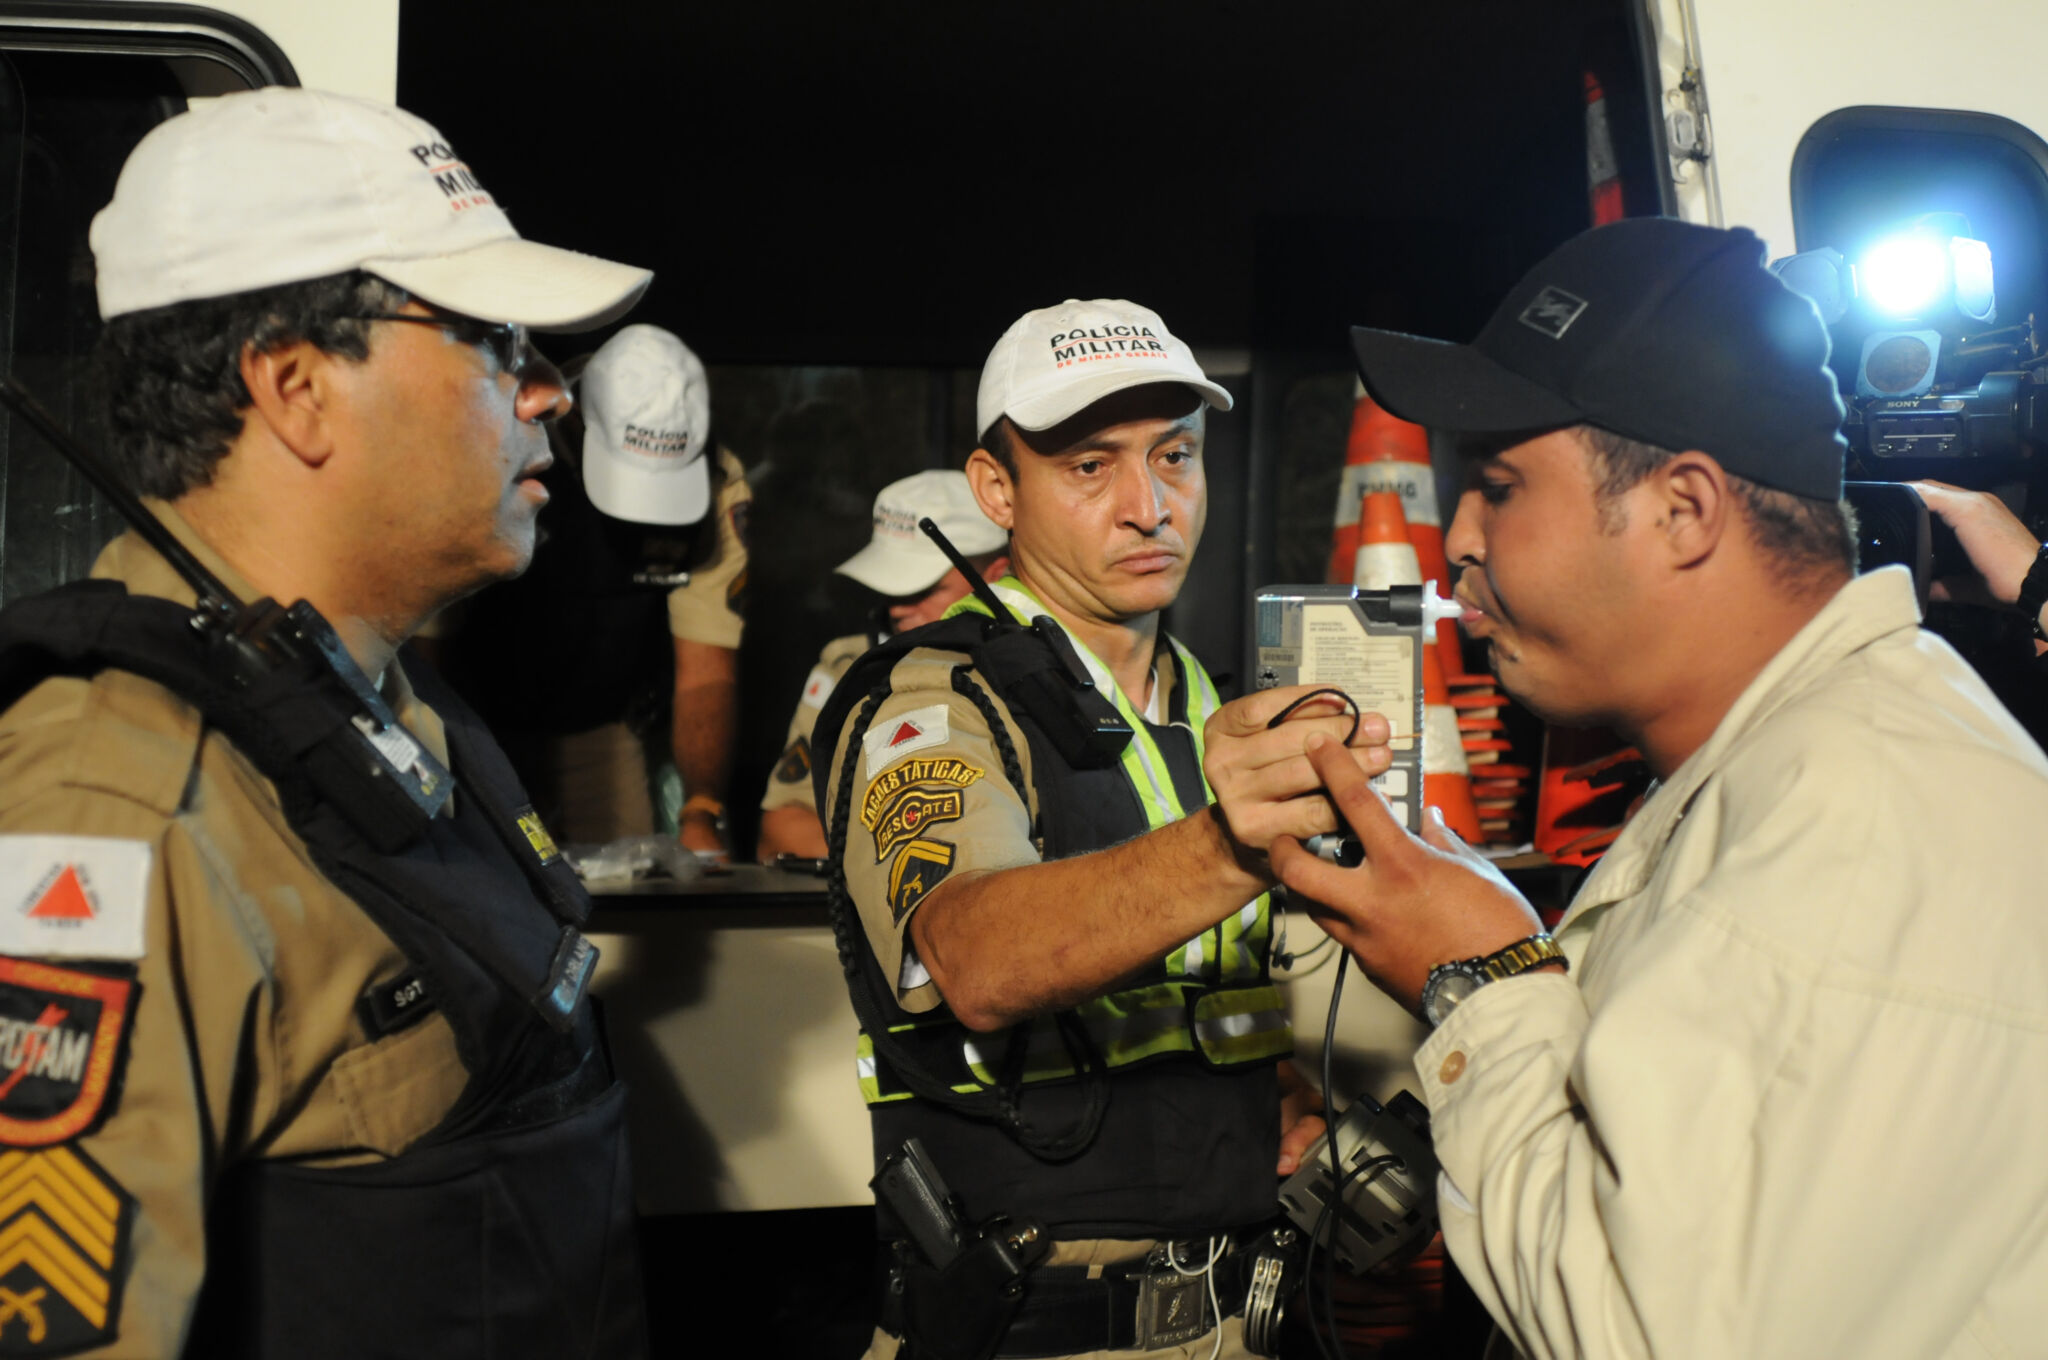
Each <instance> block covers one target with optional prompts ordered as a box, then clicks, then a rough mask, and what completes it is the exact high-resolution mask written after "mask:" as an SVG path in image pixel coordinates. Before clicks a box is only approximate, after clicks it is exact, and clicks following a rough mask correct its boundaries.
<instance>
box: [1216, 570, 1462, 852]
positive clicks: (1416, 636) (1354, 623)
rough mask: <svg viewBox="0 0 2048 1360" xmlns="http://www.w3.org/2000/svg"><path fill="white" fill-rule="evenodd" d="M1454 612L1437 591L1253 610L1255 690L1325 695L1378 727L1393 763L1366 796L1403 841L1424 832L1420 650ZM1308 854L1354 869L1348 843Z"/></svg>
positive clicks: (1352, 590) (1309, 598)
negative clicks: (1383, 726) (1336, 695)
mask: <svg viewBox="0 0 2048 1360" xmlns="http://www.w3.org/2000/svg"><path fill="white" fill-rule="evenodd" d="M1459 612H1460V610H1459V608H1458V606H1457V605H1456V604H1454V603H1452V602H1451V601H1449V600H1446V599H1444V598H1443V597H1442V596H1440V595H1438V594H1437V591H1436V582H1434V581H1430V582H1428V583H1426V584H1424V585H1419V586H1391V587H1389V588H1388V589H1385V590H1365V589H1361V588H1359V587H1357V586H1323V585H1313V586H1287V585H1281V586H1262V587H1260V589H1259V592H1258V595H1257V599H1256V601H1255V604H1254V615H1255V617H1254V619H1253V625H1254V627H1253V637H1254V638H1255V639H1256V640H1257V652H1256V655H1255V657H1254V659H1253V662H1254V664H1253V666H1252V677H1253V681H1252V683H1253V687H1254V688H1255V689H1275V688H1278V687H1280V686H1282V685H1325V686H1328V687H1329V688H1331V689H1336V690H1341V691H1343V692H1344V693H1345V694H1346V695H1348V696H1349V697H1350V698H1351V700H1352V701H1353V702H1354V703H1355V704H1357V706H1358V710H1359V712H1361V713H1377V714H1379V715H1380V716H1381V717H1383V718H1385V719H1386V720H1387V726H1388V730H1389V739H1388V742H1387V747H1388V750H1389V751H1390V752H1391V753H1392V755H1393V758H1394V763H1393V764H1392V765H1390V766H1389V767H1388V768H1387V770H1386V772H1385V773H1383V774H1381V775H1379V776H1377V777H1376V778H1374V780H1373V781H1372V782H1373V787H1374V788H1376V789H1378V790H1379V791H1380V793H1381V794H1382V795H1383V796H1384V797H1385V798H1386V800H1387V806H1388V807H1389V808H1391V809H1392V810H1393V814H1394V816H1395V818H1396V819H1398V820H1399V821H1400V823H1401V825H1402V826H1404V827H1406V828H1407V829H1408V830H1410V831H1416V832H1419V831H1420V830H1421V829H1422V773H1423V753H1422V742H1423V698H1424V696H1423V690H1422V649H1423V647H1424V646H1425V645H1427V644H1426V642H1425V639H1426V638H1428V637H1429V636H1430V635H1431V634H1432V633H1433V631H1434V630H1435V628H1436V626H1437V623H1438V622H1439V621H1440V620H1443V619H1455V618H1457V617H1458V614H1459ZM1307 845H1308V849H1309V850H1310V851H1311V852H1312V853H1314V854H1317V855H1320V856H1321V857H1322V858H1324V859H1327V860H1331V861H1333V862H1335V863H1338V864H1345V865H1354V864H1357V863H1358V861H1359V857H1360V851H1359V848H1358V842H1357V840H1356V839H1355V838H1354V837H1350V836H1335V835H1330V836H1316V837H1313V838H1311V839H1310V840H1309V841H1308V843H1307Z"/></svg>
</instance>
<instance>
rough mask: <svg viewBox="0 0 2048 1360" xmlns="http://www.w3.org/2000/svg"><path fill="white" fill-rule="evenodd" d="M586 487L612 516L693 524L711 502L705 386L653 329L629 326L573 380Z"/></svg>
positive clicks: (699, 371)
mask: <svg viewBox="0 0 2048 1360" xmlns="http://www.w3.org/2000/svg"><path fill="white" fill-rule="evenodd" d="M577 399H578V401H579V402H580V403H581V409H582V411H583V489H584V491H585V492H587V493H588V494H589V496H590V503H591V504H592V505H594V506H596V507H597V508H598V509H600V510H602V511H604V513H606V514H607V515H610V516H611V517H612V518H613V519H626V520H632V521H633V522H634V523H636V524H695V523H696V522H697V521H698V520H700V519H702V518H704V512H705V510H707V509H708V508H709V507H710V505H711V462H710V460H709V459H708V458H706V457H705V456H704V453H705V446H706V442H707V441H708V440H709V438H710V435H711V383H710V380H709V379H707V378H706V377H705V376H704V362H703V360H701V359H699V358H698V357H697V356H696V354H695V353H694V352H692V351H691V349H690V347H689V346H688V345H686V344H684V343H683V342H682V341H680V340H678V339H676V337H675V336H673V335H671V334H669V333H668V332H667V331H665V330H663V329H662V328H661V327H659V326H628V327H626V328H625V329H624V330H622V331H620V332H619V333H618V334H617V335H614V336H613V337H612V338H611V339H609V340H607V341H605V343H604V347H603V348H602V349H600V350H598V352H597V353H595V354H593V355H591V356H590V362H589V363H588V364H587V365H585V367H584V369H583V376H582V377H581V378H579V379H577Z"/></svg>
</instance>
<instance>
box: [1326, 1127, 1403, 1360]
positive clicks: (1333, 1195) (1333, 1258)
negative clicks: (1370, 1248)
mask: <svg viewBox="0 0 2048 1360" xmlns="http://www.w3.org/2000/svg"><path fill="white" fill-rule="evenodd" d="M1400 1165H1403V1163H1402V1161H1401V1159H1400V1158H1399V1157H1396V1156H1395V1155H1393V1154H1392V1153H1387V1154H1384V1155H1382V1156H1379V1157H1369V1158H1367V1159H1366V1160H1365V1161H1362V1162H1360V1163H1359V1164H1358V1165H1357V1166H1354V1167H1352V1168H1351V1169H1350V1170H1349V1171H1347V1172H1345V1173H1344V1179H1342V1180H1340V1181H1338V1182H1337V1184H1336V1187H1335V1188H1334V1189H1333V1190H1331V1192H1330V1197H1329V1198H1328V1199H1326V1200H1324V1201H1323V1207H1322V1209H1321V1210H1320V1211H1319V1212H1318V1213H1317V1214H1316V1226H1315V1230H1314V1231H1313V1232H1311V1233H1310V1234H1309V1239H1308V1254H1307V1255H1306V1256H1304V1257H1303V1258H1302V1272H1301V1274H1302V1286H1301V1287H1302V1289H1303V1290H1304V1291H1307V1292H1308V1294H1309V1295H1310V1300H1309V1311H1310V1317H1309V1328H1308V1329H1309V1333H1310V1335H1312V1336H1314V1337H1315V1339H1316V1349H1317V1350H1318V1351H1320V1352H1321V1353H1322V1355H1323V1360H1347V1357H1348V1355H1349V1352H1348V1351H1347V1350H1346V1349H1345V1347H1344V1341H1343V1339H1342V1338H1341V1337H1339V1336H1338V1335H1337V1304H1336V1284H1337V1252H1336V1249H1335V1246H1334V1244H1333V1245H1332V1246H1331V1248H1329V1249H1327V1250H1325V1251H1324V1253H1323V1256H1324V1262H1323V1264H1324V1274H1325V1280H1324V1286H1323V1325H1324V1326H1325V1327H1327V1328H1328V1329H1329V1337H1328V1342H1327V1344H1326V1343H1325V1340H1324V1334H1323V1333H1322V1332H1318V1331H1317V1330H1316V1326H1315V1317H1314V1311H1315V1302H1314V1289H1313V1285H1314V1282H1315V1259H1316V1242H1317V1241H1318V1239H1320V1238H1321V1237H1322V1235H1323V1229H1324V1227H1326V1226H1327V1227H1328V1228H1329V1229H1330V1235H1331V1237H1333V1238H1334V1237H1335V1236H1336V1235H1337V1225H1336V1223H1335V1222H1334V1221H1333V1220H1334V1217H1335V1214H1336V1206H1337V1205H1339V1204H1341V1203H1343V1202H1344V1191H1345V1190H1346V1189H1347V1188H1348V1187H1349V1186H1350V1184H1351V1182H1353V1181H1355V1180H1357V1179H1358V1178H1359V1177H1360V1176H1363V1175H1365V1174H1366V1173H1368V1172H1372V1171H1381V1170H1384V1169H1386V1168H1387V1167H1390V1166H1400ZM1332 1347H1334V1348H1335V1351H1334V1353H1333V1352H1332V1350H1331V1348H1332Z"/></svg>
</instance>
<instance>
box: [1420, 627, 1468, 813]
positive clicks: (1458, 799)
mask: <svg viewBox="0 0 2048 1360" xmlns="http://www.w3.org/2000/svg"><path fill="white" fill-rule="evenodd" d="M1438 650H1439V648H1438V647H1437V645H1436V644H1435V643H1431V644H1430V645H1428V646H1426V647H1424V648H1423V649H1422V703H1423V710H1422V711H1423V728H1422V801H1423V802H1425V803H1427V804H1429V806H1431V807H1433V808H1435V809H1437V810H1438V811H1439V812H1441V813H1443V815H1444V824H1445V825H1446V826H1448V827H1450V828H1451V830H1453V831H1455V832H1457V833H1458V834H1459V835H1460V836H1463V837H1464V838H1465V840H1466V841H1467V842H1468V843H1470V844H1473V845H1477V844H1478V843H1479V836H1480V827H1479V808H1478V806H1477V805H1476V804H1474V803H1473V801H1472V778H1471V774H1470V772H1469V770H1468V768H1467V766H1466V764H1465V748H1464V746H1463V744H1462V743H1461V742H1460V741H1459V739H1458V711H1457V710H1456V709H1455V708H1453V707H1451V691H1450V688H1449V687H1448V686H1446V685H1445V684H1444V668H1443V664H1442V663H1441V662H1440V661H1438V660H1437V652H1438Z"/></svg>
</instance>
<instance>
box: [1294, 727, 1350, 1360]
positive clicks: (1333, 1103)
mask: <svg viewBox="0 0 2048 1360" xmlns="http://www.w3.org/2000/svg"><path fill="white" fill-rule="evenodd" d="M1339 693H1342V691H1339ZM1315 697H1316V696H1315V695H1313V694H1310V695H1306V696H1304V698H1305V699H1313V698H1315ZM1344 699H1345V702H1347V703H1350V702H1351V696H1350V695H1348V694H1346V695H1345V696H1344ZM1352 707H1353V708H1354V709H1356V707H1357V705H1356V704H1352ZM1353 722H1354V725H1355V723H1356V719H1354V720H1353ZM1350 967H1351V951H1350V950H1348V949H1346V950H1344V951H1343V953H1341V954H1340V955H1339V956H1338V958H1337V976H1336V977H1335V978H1334V979H1332V981H1331V983H1330V1014H1329V1018H1328V1019H1326V1020H1324V1021H1323V1145H1324V1148H1325V1149H1326V1150H1327V1151H1328V1152H1329V1154H1330V1194H1329V1197H1328V1198H1327V1199H1325V1200H1324V1201H1323V1212H1322V1213H1320V1214H1318V1215H1317V1216H1316V1230H1315V1232H1313V1233H1311V1234H1310V1235H1309V1239H1308V1256H1307V1260H1306V1262H1305V1266H1306V1267H1309V1268H1305V1269H1303V1271H1302V1273H1301V1278H1302V1287H1303V1288H1307V1287H1308V1284H1309V1282H1310V1281H1312V1280H1314V1279H1315V1271H1314V1269H1313V1268H1312V1267H1313V1266H1314V1264H1315V1255H1316V1240H1317V1239H1318V1238H1320V1237H1321V1236H1322V1235H1323V1227H1322V1220H1323V1219H1324V1218H1327V1217H1329V1216H1330V1215H1331V1213H1332V1206H1333V1205H1335V1204H1336V1203H1337V1197H1338V1195H1340V1194H1341V1193H1342V1186H1343V1181H1344V1170H1343V1166H1342V1164H1341V1163H1340V1162H1339V1161H1338V1159H1337V1087H1336V1084H1335V1083H1334V1082H1333V1081H1332V1079H1331V1075H1330V1052H1331V1050H1332V1049H1334V1048H1336V1047H1337V1003H1338V1002H1340V1001H1342V1000H1343V999H1344V974H1345V973H1346V972H1348V971H1349V970H1350ZM1330 1228H1331V1231H1332V1232H1334V1231H1335V1230H1336V1224H1335V1222H1334V1221H1333V1222H1332V1223H1331V1224H1330ZM1336 1261H1337V1253H1336V1252H1334V1251H1330V1250H1327V1249H1326V1250H1325V1251H1324V1252H1323V1271H1324V1281H1323V1316H1324V1319H1325V1320H1326V1321H1327V1322H1328V1323H1329V1326H1330V1344H1331V1345H1333V1346H1335V1347H1336V1348H1337V1349H1336V1352H1335V1353H1334V1355H1332V1354H1331V1353H1330V1352H1328V1351H1325V1352H1324V1354H1325V1355H1327V1356H1330V1360H1342V1357H1343V1354H1344V1343H1343V1342H1342V1341H1340V1340H1338V1338H1337V1306H1336V1304H1335V1303H1334V1302H1332V1297H1333V1296H1334V1295H1335V1293H1336V1289H1337V1266H1336ZM1309 1314H1310V1321H1309V1330H1310V1331H1314V1330H1315V1321H1314V1314H1315V1309H1314V1307H1313V1306H1311V1307H1310V1309H1309ZM1318 1349H1320V1347H1318Z"/></svg>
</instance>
